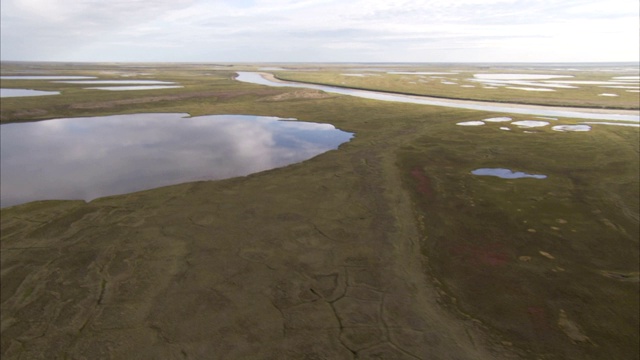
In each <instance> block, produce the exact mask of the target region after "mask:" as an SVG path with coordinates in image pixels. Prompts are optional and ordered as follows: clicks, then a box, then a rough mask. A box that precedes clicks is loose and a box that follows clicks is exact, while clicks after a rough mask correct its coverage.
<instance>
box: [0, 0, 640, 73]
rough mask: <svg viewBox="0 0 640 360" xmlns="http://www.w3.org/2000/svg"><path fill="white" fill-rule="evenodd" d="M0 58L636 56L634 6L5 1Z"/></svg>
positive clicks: (387, 0)
mask: <svg viewBox="0 0 640 360" xmlns="http://www.w3.org/2000/svg"><path fill="white" fill-rule="evenodd" d="M0 4H1V5H0V6H1V13H0V14H1V22H0V26H1V28H0V59H1V60H14V61H18V60H21V61H89V62H111V61H114V62H610V61H636V62H637V61H640V45H639V44H640V36H639V34H640V3H639V2H638V0H108V1H105V0H2V1H1V2H0Z"/></svg>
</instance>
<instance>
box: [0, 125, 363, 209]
mask: <svg viewBox="0 0 640 360" xmlns="http://www.w3.org/2000/svg"><path fill="white" fill-rule="evenodd" d="M0 126H1V131H0V136H1V141H0V150H1V151H0V160H1V162H0V164H1V167H2V169H1V172H0V182H1V183H2V187H1V188H0V206H2V207H6V206H11V205H16V204H21V203H25V202H29V201H33V200H45V199H82V200H91V199H94V198H97V197H101V196H107V195H115V194H122V193H128V192H133V191H138V190H144V189H151V188H155V187H159V186H165V185H172V184H178V183H184V182H190V181H197V180H212V179H222V178H230V177H235V176H242V175H248V174H251V173H255V172H259V171H263V170H267V169H273V168H277V167H281V166H285V165H289V164H292V163H296V162H300V161H303V160H306V159H309V158H311V157H314V156H316V155H318V154H321V153H323V152H326V151H328V150H331V149H336V148H337V147H338V146H339V145H340V144H342V143H344V142H347V141H349V140H350V139H351V137H352V136H353V134H351V133H348V132H344V131H340V130H338V129H336V128H335V127H334V126H333V125H330V124H320V123H310V122H302V121H296V120H294V119H279V118H275V117H264V116H249V115H210V116H198V117H188V114H133V115H116V116H104V117H87V118H66V119H56V120H47V121H40V122H32V123H17V124H5V125H0Z"/></svg>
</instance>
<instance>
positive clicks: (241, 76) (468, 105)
mask: <svg viewBox="0 0 640 360" xmlns="http://www.w3.org/2000/svg"><path fill="white" fill-rule="evenodd" d="M236 80H238V81H242V82H247V83H252V84H259V85H267V86H276V87H297V88H307V89H316V90H322V91H325V92H328V93H334V94H341V95H351V96H357V97H361V98H366V99H374V100H382V101H396V102H404V103H411V104H422V105H433V106H445V107H454V108H460V109H469V110H481V111H492V112H502V113H511V114H522V115H535V116H553V117H565V118H576V119H590V120H610V121H622V122H634V123H639V122H640V111H637V110H615V109H608V110H607V109H591V108H570V107H558V106H541V105H522V104H506V103H498V102H485V101H473V100H458V99H441V98H433V97H428V96H416V95H402V94H393V93H385V92H380V91H372V90H359V89H348V88H341V87H335V86H327V85H315V84H306V83H298V82H293V81H283V80H279V79H276V78H275V77H274V76H273V74H270V73H257V72H246V71H239V72H238V76H237V77H236ZM609 125H616V124H615V123H609ZM621 125H622V124H621ZM625 125H631V126H635V124H625Z"/></svg>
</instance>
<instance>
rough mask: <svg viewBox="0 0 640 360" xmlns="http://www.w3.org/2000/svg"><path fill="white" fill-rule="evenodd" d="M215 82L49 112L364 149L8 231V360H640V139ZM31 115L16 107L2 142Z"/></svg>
mask: <svg viewBox="0 0 640 360" xmlns="http://www.w3.org/2000/svg"><path fill="white" fill-rule="evenodd" d="M181 71H186V70H184V69H182V70H181ZM198 71H202V70H198ZM80 75H82V74H80ZM178 75H179V76H178ZM187 77H188V72H187V73H179V72H176V73H175V74H174V76H173V78H172V77H171V76H169V75H165V77H163V78H161V80H165V79H166V80H180V79H183V81H182V83H185V82H186V80H184V79H186V78H187ZM207 79H208V80H210V82H209V84H208V85H207V84H204V83H203V82H195V81H194V82H193V85H192V86H193V87H192V88H189V86H186V87H185V89H181V90H179V91H177V92H175V93H174V91H176V90H175V89H172V90H162V91H167V92H168V93H163V95H154V94H151V95H150V93H143V94H141V95H135V96H134V98H137V99H150V98H157V97H158V96H160V97H163V98H162V99H161V100H159V101H154V102H147V101H138V102H136V101H130V102H129V103H122V104H121V103H117V102H116V103H113V101H121V100H126V99H124V98H119V96H122V95H121V94H112V93H110V94H108V95H107V94H103V93H95V94H93V95H91V96H84V97H82V98H80V96H81V94H80V91H78V90H75V89H72V90H70V91H71V93H70V95H71V96H70V97H68V98H66V99H65V98H62V97H61V98H58V99H55V100H50V99H47V101H52V102H43V101H42V100H41V102H40V103H39V108H40V109H41V110H43V111H46V112H47V114H49V115H51V114H56V116H57V114H60V115H64V116H69V114H75V112H74V111H76V110H72V109H71V107H72V106H74V105H79V104H103V105H104V106H103V107H93V108H92V109H84V110H83V111H93V112H90V113H91V114H102V113H108V112H109V111H111V112H124V111H126V112H132V113H133V112H142V111H148V110H149V109H150V106H151V108H153V109H154V110H155V111H172V112H174V111H175V112H189V113H191V114H192V115H198V114H214V113H222V114H223V113H244V114H258V115H269V116H280V117H295V118H298V119H301V120H305V121H318V122H330V123H332V124H334V125H336V126H337V127H338V128H340V129H342V130H345V131H351V132H355V133H356V137H355V138H354V139H353V140H352V141H351V142H350V143H347V144H344V145H343V146H341V148H340V149H339V150H337V151H331V152H328V153H325V154H323V155H320V156H318V157H316V158H314V159H311V160H309V161H306V162H304V163H301V164H296V165H291V166H288V167H286V168H281V169H275V170H270V171H267V172H263V173H259V174H255V175H251V176H248V177H243V178H235V179H229V180H223V181H212V182H198V183H190V184H183V185H176V186H171V187H165V188H160V189H154V190H149V191H145V192H140V193H134V194H129V195H122V196H113V197H109V198H103V199H99V200H95V201H93V202H91V203H88V204H86V203H84V202H81V201H60V202H57V201H53V202H36V203H30V204H25V205H21V206H16V207H12V208H7V209H2V213H1V214H2V217H1V221H2V223H1V230H2V243H1V246H2V247H1V256H2V299H1V301H2V340H1V341H2V342H1V346H2V355H3V358H7V359H37V358H74V359H75V358H77V359H81V358H86V359H101V358H139V359H153V358H168V359H170V358H176V359H184V358H190V359H208V358H220V359H246V358H256V359H283V358H285V359H353V358H358V359H512V358H513V359H516V358H527V359H572V358H585V359H610V358H629V359H633V358H637V357H638V328H637V323H638V313H637V307H638V303H639V301H638V274H637V268H638V240H637V239H638V190H637V189H638V177H637V164H638V145H637V144H638V130H637V128H623V127H608V126H604V125H602V126H594V128H593V129H592V131H590V132H588V133H558V132H554V131H552V130H550V129H542V130H535V131H536V132H535V133H527V132H525V130H524V129H513V130H512V131H510V132H505V131H501V130H500V129H499V126H500V124H493V125H495V126H493V125H491V126H489V125H487V126H483V127H462V126H456V125H455V124H456V123H457V122H462V121H476V120H482V119H483V118H487V117H490V116H503V115H504V114H488V113H481V112H473V111H463V110H455V109H446V108H433V107H428V106H420V105H407V104H393V103H382V102H376V101H371V100H363V99H356V98H349V97H343V96H333V95H332V96H319V95H318V94H310V93H309V94H308V93H301V92H300V90H296V89H268V88H264V87H260V86H253V85H247V84H237V83H234V82H233V81H232V80H231V78H230V74H229V73H227V72H224V71H223V72H222V73H221V75H219V76H211V77H210V78H207ZM207 86H210V87H213V88H211V89H209V90H207V91H210V93H207V95H202V96H200V97H197V98H194V97H193V96H186V97H182V98H167V96H183V95H177V94H195V93H201V94H202V92H203V91H205V87H207ZM223 92H227V93H230V92H233V94H235V95H234V96H229V97H226V98H225V97H224V96H221V95H220V94H221V93H223ZM74 94H75V95H74ZM172 94H173V95H172ZM216 94H217V95H216ZM320 95H322V94H320ZM63 96H64V93H63ZM75 96H78V99H81V101H80V100H78V101H77V102H75V100H74V99H76V98H75ZM128 96H132V95H128ZM30 101H32V99H29V100H28V101H27V102H24V103H20V102H18V101H11V102H10V103H9V104H10V106H9V107H5V106H4V105H5V100H3V110H2V111H3V121H14V119H15V118H14V117H15V116H16V115H15V112H17V111H30V110H31V108H30V105H31V104H32V103H31V102H30ZM110 101H111V102H112V103H109V102H110ZM105 104H106V105H105ZM83 114H85V113H84V112H83ZM40 116H41V115H37V114H36V115H33V118H34V119H38V118H40ZM44 117H46V116H44ZM513 118H514V120H526V119H527V118H526V117H523V116H513ZM28 119H29V117H28V116H25V117H23V118H22V120H28ZM558 123H562V124H571V123H573V122H572V121H571V120H559V121H558ZM481 167H504V168H509V169H513V170H518V171H524V172H528V173H535V174H545V175H547V176H548V178H547V179H544V180H540V179H513V180H506V179H499V178H490V177H478V176H474V175H471V174H470V172H471V170H474V169H476V168H481Z"/></svg>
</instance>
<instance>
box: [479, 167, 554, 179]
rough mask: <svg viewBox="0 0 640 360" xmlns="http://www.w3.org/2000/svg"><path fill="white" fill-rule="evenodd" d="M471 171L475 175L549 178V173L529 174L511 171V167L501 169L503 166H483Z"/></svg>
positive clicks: (509, 177) (507, 177)
mask: <svg viewBox="0 0 640 360" xmlns="http://www.w3.org/2000/svg"><path fill="white" fill-rule="evenodd" d="M471 173H472V174H473V175H480V176H496V177H499V178H502V179H521V178H532V179H546V178H547V175H536V174H527V173H524V172H520V171H511V170H509V169H501V168H482V169H476V170H473V171H472V172H471Z"/></svg>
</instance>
